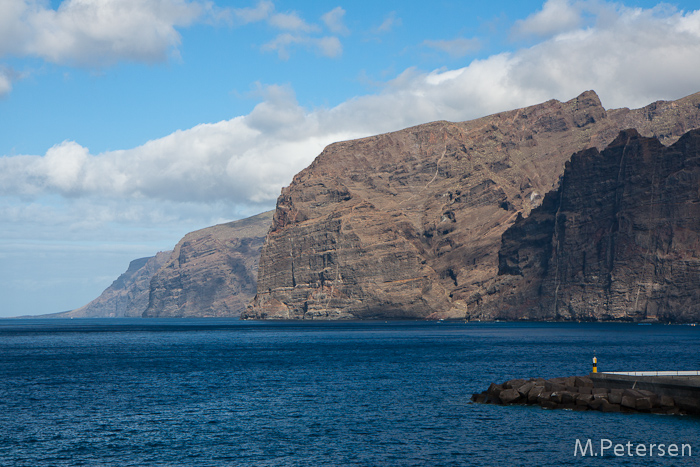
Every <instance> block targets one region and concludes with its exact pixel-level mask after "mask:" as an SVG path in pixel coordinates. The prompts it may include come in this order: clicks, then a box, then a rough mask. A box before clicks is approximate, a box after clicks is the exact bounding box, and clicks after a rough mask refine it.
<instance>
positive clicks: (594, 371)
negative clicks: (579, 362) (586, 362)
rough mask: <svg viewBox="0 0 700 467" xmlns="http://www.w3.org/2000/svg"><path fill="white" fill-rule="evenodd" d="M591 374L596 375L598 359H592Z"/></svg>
mask: <svg viewBox="0 0 700 467" xmlns="http://www.w3.org/2000/svg"><path fill="white" fill-rule="evenodd" d="M593 373H598V359H597V358H595V357H593Z"/></svg>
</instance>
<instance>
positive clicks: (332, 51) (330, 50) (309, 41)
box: [260, 33, 343, 60]
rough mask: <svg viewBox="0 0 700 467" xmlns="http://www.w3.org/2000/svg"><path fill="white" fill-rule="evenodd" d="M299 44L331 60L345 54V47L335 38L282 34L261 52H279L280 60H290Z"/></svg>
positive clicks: (262, 47)
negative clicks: (293, 50) (295, 46)
mask: <svg viewBox="0 0 700 467" xmlns="http://www.w3.org/2000/svg"><path fill="white" fill-rule="evenodd" d="M297 44H299V45H303V46H305V47H306V48H308V49H311V50H315V51H316V52H317V53H318V54H320V55H322V56H325V57H329V58H336V57H339V56H341V55H342V54H343V45H342V44H341V42H340V40H339V39H338V38H337V37H335V36H325V37H310V36H307V35H302V34H291V33H284V34H280V35H279V36H277V37H276V38H275V39H274V40H272V41H270V42H267V43H265V44H263V45H262V46H261V47H260V50H262V51H263V52H273V51H274V52H277V56H278V57H279V58H280V59H282V60H289V58H290V56H291V48H292V46H294V45H297Z"/></svg>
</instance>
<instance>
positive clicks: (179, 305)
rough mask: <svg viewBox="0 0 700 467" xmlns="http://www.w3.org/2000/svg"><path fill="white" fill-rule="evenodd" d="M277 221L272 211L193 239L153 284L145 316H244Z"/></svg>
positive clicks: (185, 240)
mask: <svg viewBox="0 0 700 467" xmlns="http://www.w3.org/2000/svg"><path fill="white" fill-rule="evenodd" d="M271 222H272V211H270V212H266V213H263V214H259V215H257V216H253V217H249V218H247V219H243V220H239V221H235V222H230V223H227V224H221V225H216V226H213V227H208V228H206V229H202V230H198V231H196V232H192V233H189V234H187V235H186V236H185V237H184V238H183V239H182V240H180V242H179V243H178V244H177V246H176V247H175V249H174V250H173V252H172V254H171V256H170V258H169V260H168V261H167V263H166V264H165V265H164V266H163V267H162V268H161V269H160V270H159V271H158V272H157V273H156V274H155V275H154V276H153V278H152V279H151V287H150V299H149V303H148V307H147V308H146V307H144V309H145V310H146V311H144V312H143V317H144V318H156V317H195V316H196V317H223V316H238V315H239V314H240V313H241V311H242V310H243V309H245V307H246V306H247V305H248V303H249V302H250V300H251V299H252V298H253V296H254V295H255V291H256V275H257V269H258V260H259V257H260V249H261V247H262V244H263V240H264V238H265V234H266V233H267V231H268V229H269V228H270V224H271ZM142 311H143V310H142Z"/></svg>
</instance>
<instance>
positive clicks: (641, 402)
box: [634, 397, 654, 411]
mask: <svg viewBox="0 0 700 467" xmlns="http://www.w3.org/2000/svg"><path fill="white" fill-rule="evenodd" d="M652 407H654V404H653V402H652V400H651V398H650V397H640V398H639V399H637V400H635V402H634V408H635V409H637V410H641V411H649V410H651V408H652Z"/></svg>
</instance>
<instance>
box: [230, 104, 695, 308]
mask: <svg viewBox="0 0 700 467" xmlns="http://www.w3.org/2000/svg"><path fill="white" fill-rule="evenodd" d="M698 126H700V94H696V95H693V96H689V97H687V98H684V99H681V100H679V101H674V102H657V103H654V104H651V105H649V106H647V107H645V108H642V109H637V110H629V109H618V110H611V111H606V110H605V109H604V108H603V107H602V105H601V103H600V101H599V99H598V97H597V95H596V94H595V93H594V92H592V91H588V92H585V93H583V94H581V95H580V96H579V97H577V98H575V99H572V100H571V101H568V102H563V103H562V102H559V101H555V100H552V101H548V102H545V103H543V104H539V105H535V106H532V107H527V108H524V109H519V110H514V111H509V112H503V113H499V114H495V115H491V116H488V117H484V118H481V119H478V120H473V121H468V122H462V123H450V122H434V123H429V124H425V125H420V126H417V127H413V128H408V129H405V130H402V131H398V132H395V133H389V134H384V135H379V136H374V137H370V138H364V139H360V140H355V141H347V142H342V143H336V144H332V145H330V146H328V147H327V148H326V149H325V150H324V151H323V152H322V153H321V155H319V156H318V157H317V158H316V160H315V161H314V162H313V163H312V164H311V166H309V167H308V168H307V169H305V170H303V171H302V172H300V173H299V174H297V175H296V176H295V177H294V180H293V181H292V183H291V185H290V186H288V187H286V188H284V189H283V190H282V194H281V196H280V197H279V199H278V201H277V209H276V211H275V215H274V219H273V224H272V228H271V229H270V232H269V234H268V235H267V238H266V240H265V244H264V246H263V249H262V257H261V259H260V270H259V275H258V293H257V295H256V296H255V299H254V301H253V303H252V305H251V307H250V308H249V309H248V310H246V311H245V312H244V313H243V315H242V317H245V318H281V319H285V318H293V319H313V318H322V319H339V318H423V317H428V316H431V317H472V318H479V317H483V318H488V317H492V316H493V312H494V307H493V306H492V303H495V302H496V301H497V300H500V298H499V297H501V296H503V293H499V292H500V291H501V282H502V280H503V278H502V277H499V276H498V271H499V249H500V247H501V236H502V234H503V233H504V232H505V231H506V230H507V229H508V228H509V227H510V226H511V225H512V224H513V222H515V220H516V219H517V218H518V217H519V216H524V217H527V216H528V215H529V214H530V211H531V210H532V209H533V208H536V207H537V206H539V205H540V204H541V202H542V197H543V196H544V194H545V193H547V192H548V191H550V190H552V189H553V188H555V187H556V186H557V184H558V180H559V177H560V175H561V174H562V173H563V171H564V163H565V161H567V160H568V159H569V158H570V157H571V154H572V153H574V152H577V151H580V150H583V149H586V148H591V147H592V148H598V149H602V148H604V147H605V146H607V145H608V144H609V143H610V142H611V141H612V140H613V139H614V138H615V137H616V136H617V134H618V133H619V131H620V130H622V129H625V128H632V127H633V128H637V129H639V132H640V133H641V134H642V135H644V136H656V137H659V138H660V139H661V141H662V142H663V143H664V144H671V143H673V142H674V141H675V140H677V139H678V137H680V136H681V135H682V134H683V133H684V132H686V131H687V130H689V129H692V128H696V127H698Z"/></svg>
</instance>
